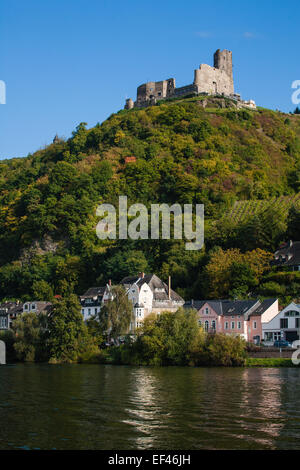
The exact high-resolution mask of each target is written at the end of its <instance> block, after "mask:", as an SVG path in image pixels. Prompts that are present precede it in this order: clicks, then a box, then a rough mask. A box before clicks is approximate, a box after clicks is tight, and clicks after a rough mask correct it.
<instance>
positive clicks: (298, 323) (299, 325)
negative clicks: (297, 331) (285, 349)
mask: <svg viewBox="0 0 300 470" xmlns="http://www.w3.org/2000/svg"><path fill="white" fill-rule="evenodd" d="M295 328H300V318H295Z"/></svg>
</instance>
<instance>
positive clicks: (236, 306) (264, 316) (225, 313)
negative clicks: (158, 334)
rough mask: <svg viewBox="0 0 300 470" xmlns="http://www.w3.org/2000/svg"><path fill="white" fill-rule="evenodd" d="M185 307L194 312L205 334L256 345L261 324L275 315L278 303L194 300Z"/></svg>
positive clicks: (271, 301)
mask: <svg viewBox="0 0 300 470" xmlns="http://www.w3.org/2000/svg"><path fill="white" fill-rule="evenodd" d="M184 306H185V308H194V309H196V310H197V316H198V322H199V325H201V326H203V328H204V330H205V331H207V332H208V333H225V334H231V335H235V336H237V335H239V336H241V337H242V338H244V339H245V340H246V341H249V342H253V343H260V341H261V340H262V335H263V333H262V331H263V330H262V325H263V324H264V323H266V322H268V321H270V320H271V319H272V318H274V317H275V316H276V315H277V314H278V300H277V299H267V300H264V301H262V302H260V301H259V300H235V301H233V300H200V301H199V300H198V301H191V302H187V303H186V304H185V305H184Z"/></svg>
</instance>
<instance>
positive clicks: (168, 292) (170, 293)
mask: <svg viewBox="0 0 300 470" xmlns="http://www.w3.org/2000/svg"><path fill="white" fill-rule="evenodd" d="M168 291H169V292H168V294H169V300H171V276H169V289H168Z"/></svg>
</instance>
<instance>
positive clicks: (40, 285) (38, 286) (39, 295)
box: [32, 280, 53, 301]
mask: <svg viewBox="0 0 300 470" xmlns="http://www.w3.org/2000/svg"><path fill="white" fill-rule="evenodd" d="M32 294H33V297H34V298H35V299H37V300H46V301H51V300H52V299H53V289H52V287H51V286H50V284H48V283H47V282H46V281H44V280H41V281H34V282H33V285H32Z"/></svg>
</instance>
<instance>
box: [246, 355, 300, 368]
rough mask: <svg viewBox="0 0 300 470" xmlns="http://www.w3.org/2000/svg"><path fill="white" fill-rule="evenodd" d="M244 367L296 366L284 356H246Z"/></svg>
mask: <svg viewBox="0 0 300 470" xmlns="http://www.w3.org/2000/svg"><path fill="white" fill-rule="evenodd" d="M245 366H246V367H298V366H296V365H295V364H293V363H292V360H291V359H289V358H285V357H255V358H254V357H248V358H247V359H246V363H245Z"/></svg>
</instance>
